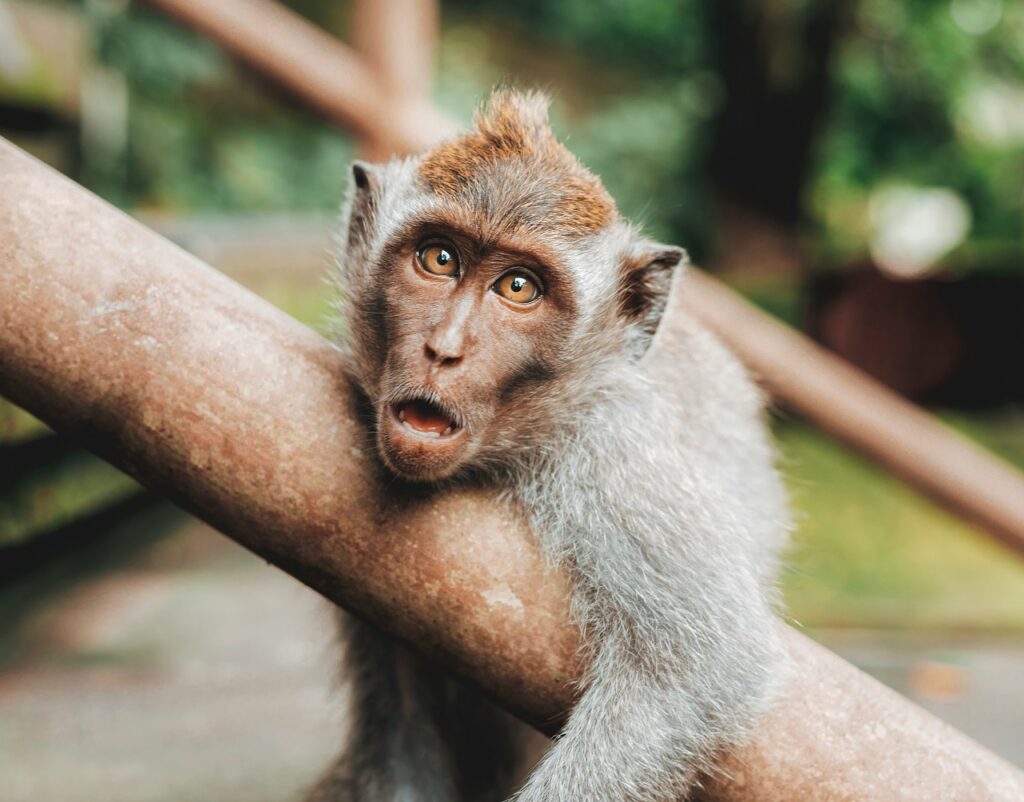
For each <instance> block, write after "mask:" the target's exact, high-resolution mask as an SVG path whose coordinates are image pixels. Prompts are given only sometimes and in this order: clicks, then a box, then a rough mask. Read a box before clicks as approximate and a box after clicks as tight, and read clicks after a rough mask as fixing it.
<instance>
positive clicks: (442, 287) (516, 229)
mask: <svg viewBox="0 0 1024 802" xmlns="http://www.w3.org/2000/svg"><path fill="white" fill-rule="evenodd" d="M346 217H347V225H346V226H345V228H344V229H343V230H342V233H341V235H340V241H339V243H338V244H339V247H340V253H339V257H338V269H337V273H336V278H337V281H338V290H339V295H340V304H339V307H340V309H339V311H340V318H341V323H342V325H343V326H344V328H345V331H344V333H343V335H342V338H341V339H342V344H343V346H344V347H345V348H346V349H347V351H348V352H349V363H348V364H349V369H350V371H351V374H352V378H353V379H354V380H355V382H356V383H357V384H358V385H359V387H360V388H361V390H362V391H363V393H365V395H366V398H367V400H368V403H369V406H370V408H371V409H372V411H373V412H372V414H373V416H374V418H375V421H374V422H375V429H376V437H377V446H378V449H379V452H380V455H381V457H382V458H383V460H384V462H385V463H386V464H387V466H388V467H389V468H390V469H391V470H392V471H394V472H395V473H396V474H398V475H399V476H401V477H404V478H406V479H411V480H416V481H435V480H439V479H443V478H446V477H449V476H452V475H453V474H455V473H457V472H459V471H460V470H464V469H467V468H481V467H487V466H490V465H495V464H506V463H507V462H508V460H509V459H515V458H517V457H518V456H523V455H525V454H527V453H529V452H531V451H534V450H536V449H542V448H543V447H544V445H545V440H546V439H548V438H550V437H551V435H552V432H553V428H552V427H557V426H559V425H561V423H560V421H563V422H564V420H565V417H564V416H565V415H569V414H572V410H573V409H574V408H575V409H579V403H580V402H581V401H582V400H583V399H582V396H583V395H585V394H586V393H588V392H593V388H594V386H595V385H597V384H599V383H600V382H599V381H597V382H595V381H594V377H595V376H599V375H600V374H601V373H602V372H604V371H606V370H607V369H608V367H609V366H610V365H612V364H614V363H615V362H616V361H618V362H621V361H622V360H635V359H637V358H639V356H640V355H641V354H642V353H643V352H644V350H646V348H647V345H648V343H649V341H650V339H651V337H652V336H653V334H654V330H655V328H656V327H657V324H658V321H659V319H660V317H661V314H662V311H663V309H664V306H665V300H666V297H667V295H668V291H669V285H670V280H671V274H672V268H674V267H675V266H676V265H677V264H679V262H680V261H681V260H682V259H683V258H684V253H683V251H682V250H681V249H679V248H675V247H671V246H665V245H659V244H656V243H653V242H650V241H648V240H645V239H643V238H642V237H641V236H640V235H639V234H638V232H637V231H636V230H635V229H634V228H633V227H632V226H630V225H629V224H628V223H626V222H625V221H624V220H623V219H622V218H621V217H620V216H619V213H618V211H617V209H616V207H615V203H614V202H613V201H612V199H611V197H610V196H609V195H608V194H607V192H606V191H605V189H604V187H603V186H602V185H601V182H600V181H599V180H598V179H597V177H596V176H594V175H592V174H591V173H589V172H588V171H587V170H586V169H585V168H584V167H583V166H582V165H580V163H579V162H578V161H577V160H576V158H575V157H574V156H573V155H572V154H571V153H570V152H569V151H568V150H566V149H565V147H563V146H562V145H561V144H560V143H559V142H558V141H557V140H556V139H555V137H554V135H553V134H552V132H551V129H550V127H549V125H548V120H547V100H546V98H545V97H544V96H543V95H540V94H537V93H526V94H524V93H518V92H514V91H510V90H497V91H495V92H494V94H493V95H492V96H491V98H490V101H489V102H488V103H487V104H486V106H485V107H484V108H483V109H482V110H481V112H480V113H479V114H478V116H477V119H476V125H475V127H474V129H473V130H471V131H470V132H469V133H466V134H464V135H462V136H460V137H457V138H455V139H452V140H449V141H447V142H445V143H442V144H441V145H439V146H437V147H436V148H434V149H433V150H431V151H429V152H428V153H426V154H423V155H421V156H417V157H414V158H408V159H404V160H394V161H391V162H389V163H388V164H385V165H369V164H364V163H358V162H357V163H356V164H355V165H353V187H352V191H351V196H350V200H349V203H348V204H347V206H346Z"/></svg>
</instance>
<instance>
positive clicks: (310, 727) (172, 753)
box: [0, 510, 1024, 802]
mask: <svg viewBox="0 0 1024 802" xmlns="http://www.w3.org/2000/svg"><path fill="white" fill-rule="evenodd" d="M162 514H163V515H165V516H166V515H169V514H174V515H176V514H177V513H169V512H168V511H167V510H164V511H163V513H162ZM150 521H151V517H150V518H146V517H145V516H143V517H142V518H140V519H138V520H134V521H132V522H131V525H132V526H135V527H145V526H147V525H149V522H150ZM3 637H8V636H7V635H4V636H3ZM20 638H21V640H20V642H19V651H18V657H17V659H16V660H15V662H14V664H13V665H11V666H8V667H7V668H6V670H4V671H3V672H2V673H0V802H101V800H102V802H110V801H111V800H116V801H117V802H193V800H194V801H195V802H199V801H200V800H202V801H203V802H210V801H213V800H215V801H216V802H243V801H244V802H271V801H272V800H273V802H285V801H287V800H297V799H299V798H301V793H302V789H303V788H304V787H306V786H307V785H308V784H309V783H310V782H312V781H313V780H314V778H315V777H316V775H317V773H318V772H319V770H320V769H321V767H322V766H323V765H324V764H325V762H326V761H327V760H328V759H329V758H330V756H331V754H332V752H333V751H334V749H335V746H336V744H337V740H338V733H339V732H340V731H341V726H342V725H341V722H342V718H343V710H342V706H341V705H340V704H339V702H338V701H337V699H336V698H334V697H335V695H332V694H331V692H330V682H331V680H330V678H331V667H332V663H334V660H333V659H332V650H331V646H330V624H329V613H328V611H327V608H326V605H325V604H324V603H323V602H321V601H320V600H319V599H318V598H317V597H316V596H315V595H314V594H313V593H312V592H311V591H308V590H307V589H305V588H304V587H302V586H301V585H299V584H298V583H297V582H295V581H294V580H292V579H291V578H290V577H288V576H286V575H284V574H282V573H281V572H279V571H278V570H276V569H274V568H270V567H267V566H266V565H265V564H264V563H263V562H262V561H261V560H259V559H258V558H256V557H254V556H252V555H250V554H248V553H247V552H245V551H243V550H242V549H241V548H240V547H238V546H236V545H234V544H233V543H231V542H230V541H228V540H227V539H226V538H224V537H222V536H220V535H218V534H216V533H215V532H213V531H212V530H210V529H208V528H207V527H205V526H203V525H201V524H199V523H198V522H196V521H194V520H192V519H189V518H187V517H185V516H184V515H183V514H182V515H181V518H180V522H179V523H178V528H177V529H176V531H175V533H174V534H173V535H171V536H170V537H168V538H165V539H163V540H159V541H157V542H156V543H155V544H154V545H150V546H146V547H145V548H143V549H142V550H140V551H139V552H138V553H136V554H134V555H132V556H131V557H130V558H129V559H128V560H127V561H126V562H123V563H122V564H121V565H119V566H118V567H117V568H116V569H114V570H111V571H109V572H107V573H103V574H101V575H98V576H96V577H94V578H92V579H90V580H86V581H83V582H81V583H79V584H78V585H76V586H75V587H73V588H72V589H71V590H70V591H68V592H67V593H66V594H64V595H62V596H60V597H59V598H57V599H55V600H53V601H52V602H50V603H48V604H45V605H43V606H41V608H40V609H38V611H37V612H35V613H34V614H33V615H32V617H31V618H30V620H29V621H28V623H27V626H25V627H24V628H22V630H21V635H20ZM821 638H822V640H823V641H824V642H825V643H826V644H827V645H829V646H830V647H832V648H834V649H837V650H838V651H839V652H840V653H842V654H844V656H846V657H847V658H849V659H852V660H854V662H857V663H858V664H860V665H861V666H862V667H865V668H867V669H868V670H870V671H872V672H873V673H875V674H876V675H877V676H879V677H880V678H881V679H883V680H884V681H887V682H888V683H889V684H891V685H893V686H894V687H897V688H898V689H899V690H901V691H902V692H904V693H907V692H909V693H910V695H912V696H913V697H914V698H915V700H916V701H919V702H923V703H924V704H925V705H926V706H928V707H929V708H930V709H932V710H933V712H935V713H936V714H937V715H939V716H941V717H943V718H946V719H948V720H949V721H951V722H952V723H953V724H955V725H956V726H958V727H960V728H961V729H963V730H965V731H967V732H968V733H970V734H971V735H973V736H974V737H975V738H977V739H978V740H980V741H982V742H983V743H986V744H987V745H988V746H990V747H991V748H993V749H994V750H995V751H997V752H999V753H1001V754H1003V755H1004V756H1005V757H1007V758H1009V759H1010V760H1011V761H1014V762H1016V763H1018V764H1024V684H1022V682H1021V681H1022V679H1024V641H1022V640H1020V639H1018V640H1016V641H1015V642H1010V641H1005V640H995V639H991V638H988V639H984V640H979V639H977V638H974V639H966V638H963V639H959V640H956V639H949V638H938V637H936V636H930V637H925V636H913V637H908V636H907V635H906V634H900V633H892V634H889V635H880V634H879V633H864V632H852V633H851V632H825V633H821Z"/></svg>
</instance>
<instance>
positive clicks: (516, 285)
mask: <svg viewBox="0 0 1024 802" xmlns="http://www.w3.org/2000/svg"><path fill="white" fill-rule="evenodd" d="M494 291H495V292H496V293H498V295H500V296H501V297H502V298H504V299H506V300H508V301H511V302H512V303H514V304H529V303H533V302H534V301H536V300H537V299H538V298H540V285H539V284H538V283H537V281H536V280H534V279H533V278H531V277H530V276H528V275H527V274H526V273H522V272H520V271H518V270H513V271H511V272H509V273H506V274H505V275H504V276H502V277H501V278H499V279H498V280H497V281H496V282H495V284H494Z"/></svg>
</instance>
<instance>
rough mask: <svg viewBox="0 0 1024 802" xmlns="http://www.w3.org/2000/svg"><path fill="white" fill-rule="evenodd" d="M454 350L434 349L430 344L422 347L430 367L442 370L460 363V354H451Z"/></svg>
mask: <svg viewBox="0 0 1024 802" xmlns="http://www.w3.org/2000/svg"><path fill="white" fill-rule="evenodd" d="M454 350H455V349H444V350H442V349H439V348H434V347H432V346H431V345H430V343H426V344H424V346H423V353H424V354H426V357H427V360H428V361H429V362H430V363H431V364H432V365H437V366H438V367H442V368H453V367H455V366H456V365H458V364H459V363H460V362H461V361H462V354H455V353H451V351H454Z"/></svg>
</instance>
